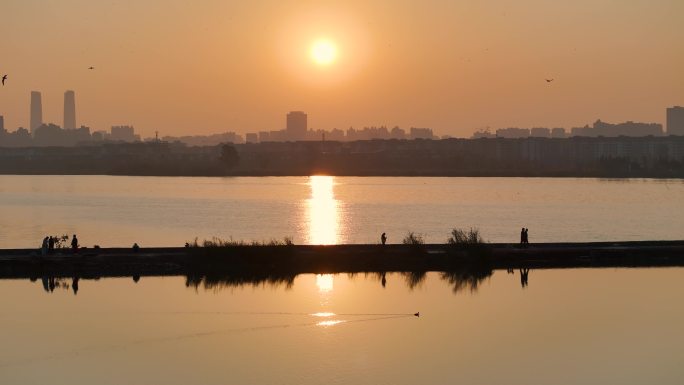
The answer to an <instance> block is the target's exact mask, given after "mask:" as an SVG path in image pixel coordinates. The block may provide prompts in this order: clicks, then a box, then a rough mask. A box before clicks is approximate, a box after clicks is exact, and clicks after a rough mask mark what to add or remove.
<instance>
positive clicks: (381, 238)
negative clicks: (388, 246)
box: [380, 233, 387, 245]
mask: <svg viewBox="0 0 684 385" xmlns="http://www.w3.org/2000/svg"><path fill="white" fill-rule="evenodd" d="M380 242H382V244H383V245H384V244H385V243H387V234H385V233H382V235H381V236H380Z"/></svg>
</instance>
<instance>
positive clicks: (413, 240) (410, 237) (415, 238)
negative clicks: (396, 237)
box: [401, 231, 425, 246]
mask: <svg viewBox="0 0 684 385" xmlns="http://www.w3.org/2000/svg"><path fill="white" fill-rule="evenodd" d="M401 243H403V244H405V245H413V246H420V245H424V244H425V239H424V238H423V235H421V234H417V233H414V232H413V231H409V233H408V234H406V236H405V237H404V240H403V241H401Z"/></svg>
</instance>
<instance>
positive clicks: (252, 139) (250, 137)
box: [245, 133, 259, 143]
mask: <svg viewBox="0 0 684 385" xmlns="http://www.w3.org/2000/svg"><path fill="white" fill-rule="evenodd" d="M258 141H259V135H258V134H255V133H249V134H245V142H247V143H257V142H258Z"/></svg>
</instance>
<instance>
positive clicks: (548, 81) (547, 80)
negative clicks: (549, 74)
mask: <svg viewBox="0 0 684 385" xmlns="http://www.w3.org/2000/svg"><path fill="white" fill-rule="evenodd" d="M544 80H546V82H547V83H551V82H552V81H553V79H544Z"/></svg>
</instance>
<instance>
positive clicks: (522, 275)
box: [520, 269, 530, 288]
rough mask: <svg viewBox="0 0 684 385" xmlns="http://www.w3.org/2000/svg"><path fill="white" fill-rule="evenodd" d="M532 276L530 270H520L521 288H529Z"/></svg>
mask: <svg viewBox="0 0 684 385" xmlns="http://www.w3.org/2000/svg"><path fill="white" fill-rule="evenodd" d="M529 274H530V269H520V286H522V287H523V288H525V286H527V279H528V276H529Z"/></svg>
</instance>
